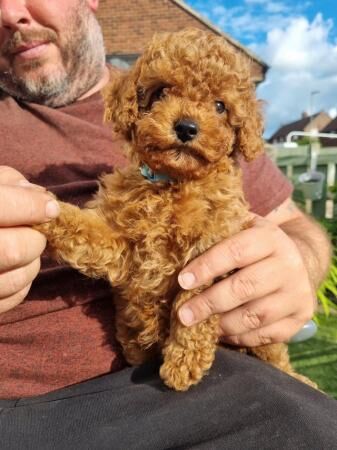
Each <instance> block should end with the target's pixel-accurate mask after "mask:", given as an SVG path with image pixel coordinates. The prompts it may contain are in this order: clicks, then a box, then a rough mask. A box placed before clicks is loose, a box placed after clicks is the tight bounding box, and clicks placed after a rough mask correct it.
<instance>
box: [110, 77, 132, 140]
mask: <svg viewBox="0 0 337 450" xmlns="http://www.w3.org/2000/svg"><path fill="white" fill-rule="evenodd" d="M131 74H132V72H131V71H130V72H125V73H122V74H118V75H114V76H113V79H112V81H110V82H109V84H108V85H107V86H106V87H105V88H104V89H103V98H104V104H105V111H104V120H105V121H106V122H112V124H113V128H114V130H115V131H116V132H117V133H121V134H122V135H123V137H124V138H125V139H126V140H129V141H130V140H131V138H132V130H133V127H134V123H135V122H136V120H137V116H138V104H137V93H136V83H135V80H134V78H133V77H132V76H131Z"/></svg>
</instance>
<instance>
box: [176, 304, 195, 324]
mask: <svg viewBox="0 0 337 450" xmlns="http://www.w3.org/2000/svg"><path fill="white" fill-rule="evenodd" d="M179 319H180V322H181V323H182V324H183V325H186V326H187V327H188V326H189V325H192V323H193V322H194V314H193V311H192V310H191V309H190V308H188V307H184V306H183V307H182V308H181V309H180V311H179Z"/></svg>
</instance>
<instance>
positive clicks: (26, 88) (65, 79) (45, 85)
mask: <svg viewBox="0 0 337 450" xmlns="http://www.w3.org/2000/svg"><path fill="white" fill-rule="evenodd" d="M69 17H70V19H69V23H68V25H69V26H68V29H67V31H66V33H65V34H64V35H63V36H62V37H61V39H62V44H60V43H59V42H58V36H57V34H56V33H55V32H54V31H53V30H51V29H44V30H41V31H30V32H19V31H17V32H16V33H14V35H13V36H12V38H11V39H10V41H9V42H8V43H7V44H6V46H5V49H4V51H3V53H4V54H6V53H7V54H10V51H11V50H13V49H15V48H18V47H19V46H20V45H24V44H25V43H29V42H33V41H39V42H50V43H55V44H56V45H57V47H58V49H59V51H60V54H61V61H62V64H60V63H59V64H58V67H57V68H55V69H54V70H53V71H50V72H49V73H44V74H41V75H40V76H37V75H36V74H34V70H39V68H40V67H43V64H44V61H43V59H41V60H40V59H37V60H32V61H28V62H26V63H24V68H25V71H26V75H23V76H21V77H17V76H16V75H15V74H14V71H13V70H12V69H10V70H8V71H7V72H0V89H2V90H3V91H4V92H6V93H7V94H9V95H11V96H13V97H15V98H17V99H19V100H23V101H26V102H33V103H41V104H44V105H47V106H52V107H59V106H63V105H67V104H70V103H72V102H73V101H75V100H76V99H78V98H79V97H81V95H83V94H85V93H86V92H87V91H88V90H89V89H90V88H92V87H93V86H94V85H95V84H96V83H97V82H98V81H99V80H100V79H101V78H102V76H103V71H104V65H105V51H104V43H103V36H102V31H101V28H100V26H99V24H98V22H97V19H96V17H95V16H94V14H93V13H91V11H90V10H89V9H88V8H87V7H86V6H85V5H84V3H83V2H82V1H81V0H80V1H79V5H77V8H76V10H75V9H74V11H73V12H72V13H71V14H70V16H69ZM30 72H31V73H32V74H33V76H32V77H31V76H30Z"/></svg>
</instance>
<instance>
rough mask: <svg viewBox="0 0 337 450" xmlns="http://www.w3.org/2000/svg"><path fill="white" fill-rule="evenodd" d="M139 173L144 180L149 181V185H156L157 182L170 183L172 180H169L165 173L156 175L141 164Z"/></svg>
mask: <svg viewBox="0 0 337 450" xmlns="http://www.w3.org/2000/svg"><path fill="white" fill-rule="evenodd" d="M139 170H140V173H141V174H142V175H143V177H144V178H146V179H148V180H149V181H151V183H157V182H159V181H162V182H166V183H169V182H172V181H173V180H172V178H170V177H169V176H168V175H166V174H165V173H156V172H153V170H152V169H150V167H149V166H147V165H146V164H144V163H143V165H142V166H141V167H140V169H139Z"/></svg>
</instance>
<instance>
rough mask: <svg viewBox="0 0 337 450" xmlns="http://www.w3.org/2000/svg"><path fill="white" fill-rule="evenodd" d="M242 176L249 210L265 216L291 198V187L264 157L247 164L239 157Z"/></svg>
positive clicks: (275, 167)
mask: <svg viewBox="0 0 337 450" xmlns="http://www.w3.org/2000/svg"><path fill="white" fill-rule="evenodd" d="M238 162H239V165H240V166H241V169H242V174H243V190H244V193H245V197H246V200H247V201H248V203H249V205H250V210H251V211H252V212H254V213H255V214H259V215H260V216H266V215H267V214H268V213H270V212H271V211H272V210H273V209H275V208H277V207H278V206H279V205H281V204H282V203H283V202H284V201H285V200H286V199H287V198H289V197H291V195H292V192H293V185H292V184H291V182H290V181H289V180H288V179H287V178H286V176H285V175H284V174H283V173H282V172H281V170H280V169H279V168H278V167H277V166H276V165H275V164H274V163H273V162H272V160H271V159H270V158H269V157H268V156H267V155H266V154H263V155H262V156H260V157H258V158H257V159H255V160H254V161H251V162H249V163H247V162H246V161H244V159H243V158H241V157H239V159H238Z"/></svg>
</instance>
